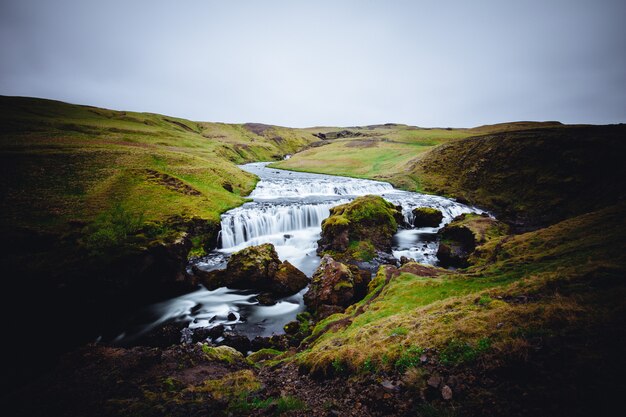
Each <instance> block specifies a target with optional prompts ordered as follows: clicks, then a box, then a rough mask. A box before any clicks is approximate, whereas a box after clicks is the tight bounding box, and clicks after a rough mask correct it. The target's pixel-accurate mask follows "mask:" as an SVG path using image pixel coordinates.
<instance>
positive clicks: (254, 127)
mask: <svg viewBox="0 0 626 417" xmlns="http://www.w3.org/2000/svg"><path fill="white" fill-rule="evenodd" d="M243 127H244V128H245V129H247V130H249V131H250V132H252V133H254V134H255V135H259V136H262V135H263V133H265V131H266V130H269V129H271V128H272V127H274V126H271V125H265V124H263V123H246V124H244V125H243Z"/></svg>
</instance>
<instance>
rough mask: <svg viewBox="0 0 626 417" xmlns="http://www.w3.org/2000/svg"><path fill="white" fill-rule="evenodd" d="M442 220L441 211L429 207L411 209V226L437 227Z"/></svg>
mask: <svg viewBox="0 0 626 417" xmlns="http://www.w3.org/2000/svg"><path fill="white" fill-rule="evenodd" d="M442 220H443V214H442V213H441V211H439V210H437V209H434V208H430V207H416V208H414V209H413V226H415V227H438V226H439V224H440V223H441V221H442Z"/></svg>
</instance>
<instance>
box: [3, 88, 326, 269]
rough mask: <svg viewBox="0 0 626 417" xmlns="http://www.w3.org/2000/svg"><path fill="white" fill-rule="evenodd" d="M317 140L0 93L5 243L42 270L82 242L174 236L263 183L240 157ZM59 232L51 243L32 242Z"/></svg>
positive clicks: (274, 153)
mask: <svg viewBox="0 0 626 417" xmlns="http://www.w3.org/2000/svg"><path fill="white" fill-rule="evenodd" d="M255 132H256V133H255ZM313 140H315V138H314V137H313V136H312V135H310V134H309V133H307V132H301V131H298V130H293V129H287V128H282V127H276V126H265V125H229V124H223V123H198V122H192V121H189V120H184V119H178V118H173V117H168V116H162V115H156V114H148V113H133V112H121V111H112V110H105V109H99V108H95V107H88V106H77V105H71V104H66V103H61V102H56V101H49V100H41V99H31V98H19V97H0V174H1V175H0V189H1V190H2V200H1V202H0V206H1V209H2V216H1V217H0V227H1V229H2V230H3V232H4V233H3V240H4V243H5V244H4V245H3V246H6V247H10V248H11V251H10V252H11V253H10V258H12V259H14V258H15V253H17V254H18V257H17V258H20V257H21V258H28V259H31V260H32V262H29V263H25V264H24V265H27V266H28V264H30V265H32V266H33V267H34V269H35V270H36V269H37V268H38V267H39V266H42V265H43V266H45V264H46V263H49V262H53V260H54V259H58V258H65V257H66V256H67V254H68V253H70V254H71V253H72V252H73V251H75V249H76V247H77V246H78V247H87V249H93V247H96V249H101V247H102V246H107V245H108V246H111V247H114V246H120V245H122V244H123V243H125V242H126V241H131V243H132V245H133V246H135V247H144V246H145V245H148V244H150V242H151V241H153V240H154V239H157V240H163V239H165V240H168V239H173V238H175V236H176V233H174V232H175V231H173V230H172V229H173V226H172V223H180V222H181V221H182V222H184V221H187V220H188V219H191V218H198V219H202V220H204V221H207V222H208V223H210V224H214V225H216V224H217V223H218V222H219V214H220V213H222V212H224V211H225V210H228V209H229V208H232V207H235V206H237V205H240V204H242V203H243V202H244V201H245V198H244V197H242V196H245V195H247V194H248V193H249V192H250V191H251V190H252V189H253V188H254V185H255V183H256V179H255V178H254V176H252V175H250V174H248V173H245V172H243V171H241V170H240V169H239V168H237V166H236V164H238V163H244V162H251V161H259V160H272V159H277V158H280V157H281V156H282V155H284V154H286V153H293V152H295V151H297V150H298V149H300V148H301V147H303V146H304V145H306V144H307V143H310V142H312V141H313ZM120 219H121V220H120ZM112 225H113V226H115V227H113V226H112ZM145 225H147V226H150V227H149V230H148V231H147V232H146V230H145V228H143V230H142V226H145ZM116 228H117V229H116ZM113 229H115V230H113ZM59 237H61V238H62V239H61V244H60V245H59V244H54V245H50V246H48V247H47V248H46V250H44V251H42V250H41V249H42V248H36V247H32V246H33V245H35V246H36V242H37V241H42V239H43V241H46V242H48V241H50V240H55V239H56V240H57V241H58V238H59ZM57 243H58V242H57ZM195 243H196V244H201V243H202V242H195ZM54 249H57V251H55V250H54ZM59 251H61V252H59ZM55 252H57V253H55ZM59 253H62V256H59ZM5 254H6V252H5ZM33 258H34V259H33ZM38 258H42V259H41V260H40V261H38ZM21 261H22V260H21V259H17V262H18V263H20V262H21ZM52 269H53V270H54V268H52Z"/></svg>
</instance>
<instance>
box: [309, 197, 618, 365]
mask: <svg viewBox="0 0 626 417" xmlns="http://www.w3.org/2000/svg"><path fill="white" fill-rule="evenodd" d="M624 212H626V206H624V205H620V206H616V207H611V208H608V209H605V210H602V211H598V212H595V213H590V214H586V215H583V216H579V217H577V218H574V219H570V220H567V221H564V222H561V223H559V224H557V225H554V226H551V227H549V228H545V229H541V230H538V231H535V232H531V233H526V234H522V235H515V236H505V237H499V238H494V239H492V240H489V241H488V242H487V243H485V244H484V245H483V247H481V248H483V249H484V252H483V253H482V256H484V257H486V258H488V262H483V263H480V264H478V265H476V266H474V267H471V268H469V269H468V270H467V271H465V272H464V273H451V272H447V273H442V274H440V275H437V276H434V277H433V276H430V275H429V276H418V275H415V274H414V273H409V272H407V271H408V269H407V271H398V275H393V279H390V280H389V282H388V283H387V284H386V285H384V283H385V282H386V281H387V273H388V269H389V267H381V268H380V269H379V271H378V273H377V276H376V278H374V280H373V281H372V283H371V284H370V293H369V295H368V296H367V297H366V298H365V299H364V300H362V301H361V302H359V303H357V304H356V305H354V306H353V307H351V308H350V309H348V310H346V313H345V314H339V315H334V316H331V317H329V318H327V319H325V320H323V321H321V322H320V323H318V324H317V325H316V327H315V328H314V329H313V332H312V334H313V336H312V338H311V339H309V340H310V341H311V340H312V342H309V349H308V350H306V351H304V352H302V353H301V354H299V355H298V356H297V360H298V362H299V363H300V364H302V365H303V366H304V367H305V368H308V369H311V370H312V371H313V372H319V373H322V374H332V373H333V372H334V368H335V367H336V364H341V366H342V367H343V368H344V369H345V370H347V371H352V372H360V371H361V370H362V369H363V367H364V363H365V362H366V361H368V363H370V364H371V363H379V364H380V366H381V367H385V366H386V367H387V369H391V368H392V367H393V368H395V363H396V361H398V360H400V359H401V358H403V359H402V361H401V364H402V363H403V362H404V363H407V362H406V361H407V360H408V358H407V357H406V356H404V355H406V353H405V351H406V349H407V348H406V346H419V347H420V348H424V349H426V348H428V349H434V350H436V351H438V352H439V354H440V355H441V356H440V359H441V361H442V363H444V364H445V365H447V366H456V365H457V364H462V363H466V362H472V361H475V360H476V359H477V358H480V357H481V356H489V355H500V356H502V355H513V356H523V355H527V354H528V351H529V347H528V346H529V343H528V342H524V337H523V336H521V335H522V334H521V333H519V330H518V329H520V328H529V329H541V331H542V332H548V333H546V334H559V333H560V332H563V331H568V332H569V331H572V329H577V331H578V332H586V331H589V330H585V329H593V326H594V325H592V324H590V323H593V322H595V323H596V324H598V323H602V322H603V320H604V318H603V317H605V316H604V314H609V313H608V311H615V308H616V306H618V305H620V303H621V302H618V303H617V304H616V303H615V302H613V301H610V300H614V299H615V297H618V294H622V293H624V291H626V290H625V289H624V288H623V284H622V281H621V280H620V277H621V276H623V271H624V270H626V256H625V255H624V252H623V250H622V249H621V248H623V244H622V243H621V242H622V237H623V235H624V234H625V233H626V230H624V228H625V226H626V225H625V224H624V222H623V221H621V219H622V218H623V217H622V216H623V214H624ZM481 259H482V258H481ZM419 271H423V272H424V273H427V272H431V271H430V269H424V270H422V269H419V268H414V272H415V273H419ZM600 277H602V278H600ZM598 280H601V281H602V282H605V284H603V285H604V286H605V287H603V288H605V290H602V291H601V294H602V295H601V294H600V293H599V291H600V290H599V287H598V285H599V284H594V282H596V283H597V282H600V281H598ZM379 291H380V293H379V294H378V292H379ZM375 293H376V294H378V295H377V296H376V297H373V295H374V294H375ZM555 293H556V294H557V295H555ZM565 294H567V295H565ZM609 294H610V295H609ZM607 297H608V298H607ZM611 314H614V313H611ZM345 323H347V325H345ZM334 324H336V326H334ZM340 324H343V325H340ZM397 329H403V330H402V331H401V333H405V332H404V329H406V334H403V335H401V336H400V337H399V336H398V335H397V333H398V332H397ZM565 329H568V330H565ZM516 332H517V333H516ZM413 359H415V358H413ZM385 364H387V365H385ZM403 367H404V365H403Z"/></svg>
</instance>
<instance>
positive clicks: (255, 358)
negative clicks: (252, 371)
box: [247, 348, 283, 363]
mask: <svg viewBox="0 0 626 417" xmlns="http://www.w3.org/2000/svg"><path fill="white" fill-rule="evenodd" d="M282 353H283V352H281V351H280V350H276V349H269V348H266V349H260V350H257V351H256V352H252V353H251V354H249V355H248V356H247V359H248V361H250V362H252V363H258V362H262V361H266V360H268V359H274V358H276V357H277V356H279V355H281V354H282Z"/></svg>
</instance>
